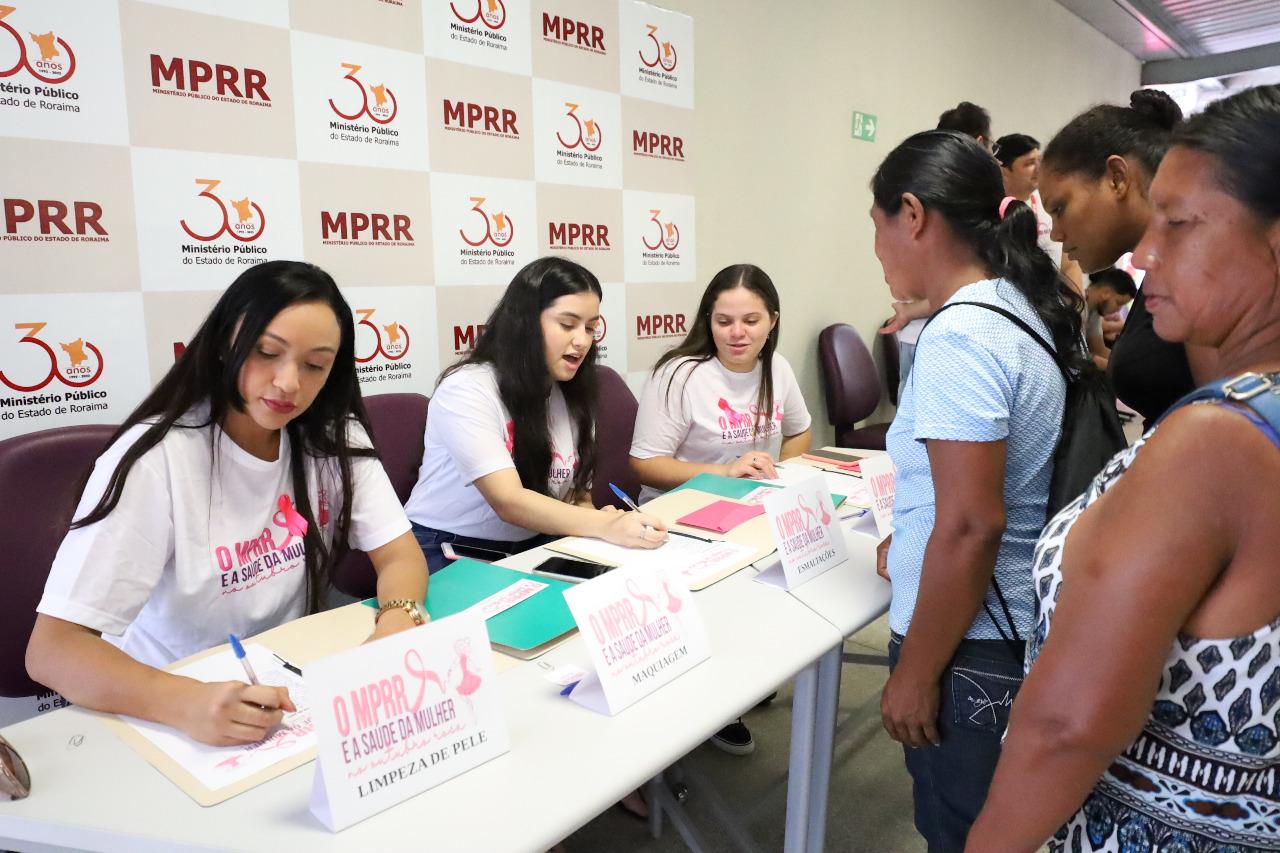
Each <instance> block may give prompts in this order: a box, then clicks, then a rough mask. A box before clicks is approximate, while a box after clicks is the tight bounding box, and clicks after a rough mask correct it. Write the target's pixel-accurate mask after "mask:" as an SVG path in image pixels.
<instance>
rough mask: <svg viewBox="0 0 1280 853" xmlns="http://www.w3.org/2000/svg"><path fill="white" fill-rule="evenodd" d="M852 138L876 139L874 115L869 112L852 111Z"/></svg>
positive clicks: (865, 140) (864, 140)
mask: <svg viewBox="0 0 1280 853" xmlns="http://www.w3.org/2000/svg"><path fill="white" fill-rule="evenodd" d="M853 138H854V139H861V140H862V141H863V142H875V141H876V117H875V116H873V115H872V114H871V113H860V112H858V111H857V110H854V111H853Z"/></svg>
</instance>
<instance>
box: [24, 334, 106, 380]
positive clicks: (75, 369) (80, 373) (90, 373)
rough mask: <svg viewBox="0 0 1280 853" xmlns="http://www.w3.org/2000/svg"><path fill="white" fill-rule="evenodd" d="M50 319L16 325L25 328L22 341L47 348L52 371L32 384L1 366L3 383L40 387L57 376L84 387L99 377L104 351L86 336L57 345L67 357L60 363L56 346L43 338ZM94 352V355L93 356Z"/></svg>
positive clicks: (59, 378)
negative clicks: (13, 375) (41, 336)
mask: <svg viewBox="0 0 1280 853" xmlns="http://www.w3.org/2000/svg"><path fill="white" fill-rule="evenodd" d="M47 325H48V323H14V324H13V327H14V328H15V329H17V330H18V331H20V332H22V331H25V332H26V334H24V335H23V336H22V337H21V338H20V339H19V343H24V344H31V345H32V346H34V347H38V348H40V349H42V350H44V353H45V355H46V356H48V358H49V372H48V373H47V374H45V376H44V378H43V379H41V380H39V381H38V382H34V383H32V384H30V385H27V384H23V383H22V382H20V381H18V380H15V379H11V378H10V377H9V376H7V375H6V374H5V372H4V371H3V370H0V384H4V385H5V386H7V387H8V388H10V389H12V390H14V391H22V392H29V391H39V390H40V389H42V388H44V387H45V386H47V385H48V384H49V383H50V382H52V381H53V380H55V379H57V380H58V381H59V382H61V383H62V384H63V385H66V386H68V387H71V388H84V387H85V386H86V385H92V384H93V383H94V382H97V381H98V377H100V376H101V375H102V364H103V362H102V352H101V351H100V350H99V349H98V348H97V347H96V346H94V345H93V344H92V343H91V342H89V341H86V340H85V339H84V338H83V337H80V338H76V339H75V340H74V341H71V342H69V343H62V342H59V343H58V348H59V349H60V350H62V352H63V353H64V354H65V355H66V357H67V364H66V365H65V366H59V364H58V354H57V353H56V352H54V349H53V347H51V346H49V345H48V344H47V343H45V342H44V341H42V340H40V337H39V335H40V330H41V329H43V328H44V327H45V326H47ZM90 354H92V357H90Z"/></svg>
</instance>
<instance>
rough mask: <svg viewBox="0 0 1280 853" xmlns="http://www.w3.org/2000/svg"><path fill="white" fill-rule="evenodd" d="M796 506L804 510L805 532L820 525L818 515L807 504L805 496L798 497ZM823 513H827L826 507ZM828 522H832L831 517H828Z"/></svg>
mask: <svg viewBox="0 0 1280 853" xmlns="http://www.w3.org/2000/svg"><path fill="white" fill-rule="evenodd" d="M796 505H797V506H799V507H800V509H802V510H804V514H805V522H804V529H805V530H808V529H809V528H810V527H812V526H813V525H814V524H817V523H818V514H817V513H816V512H814V511H813V510H812V509H811V508H810V507H809V505H808V504H807V503H805V501H804V495H798V496H797V497H796ZM823 511H824V512H825V511H826V508H825V507H824V508H823ZM827 520H828V521H830V520H831V519H830V517H828V518H827ZM810 522H812V523H810Z"/></svg>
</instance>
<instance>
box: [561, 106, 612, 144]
mask: <svg viewBox="0 0 1280 853" xmlns="http://www.w3.org/2000/svg"><path fill="white" fill-rule="evenodd" d="M564 105H565V106H566V107H568V108H569V111H568V112H566V113H565V115H566V116H568V117H569V118H571V119H573V126H574V132H573V133H571V134H570V136H571V138H572V139H573V141H572V142H570V141H569V140H568V139H565V138H564V136H562V135H561V134H560V131H558V130H557V131H556V139H558V140H560V144H561V145H563V146H564V147H565V148H567V149H569V150H573V149H574V148H577V147H578V146H582V147H583V148H585V149H586V150H587V151H595V150H596V149H597V148H599V147H600V143H601V142H602V141H603V139H604V132H603V131H602V130H601V129H600V125H599V123H598V122H597V121H596V120H595V119H593V118H589V119H587V120H586V121H585V122H584V121H583V120H582V119H580V118H578V105H577V104H571V103H569V102H568V101H565V102H564Z"/></svg>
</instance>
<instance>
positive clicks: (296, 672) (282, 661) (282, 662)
mask: <svg viewBox="0 0 1280 853" xmlns="http://www.w3.org/2000/svg"><path fill="white" fill-rule="evenodd" d="M271 656H272V657H273V658H275V659H276V660H278V661H280V665H281V666H283V667H284V668H285V669H287V670H289V671H290V672H292V673H293V674H294V675H296V676H299V677H301V676H302V670H300V669H298V668H297V667H296V666H294V665H293V664H291V663H289V662H288V661H287V660H285V659H284V658H282V657H280V655H278V654H276V653H275V652H272V653H271Z"/></svg>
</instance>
